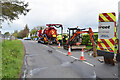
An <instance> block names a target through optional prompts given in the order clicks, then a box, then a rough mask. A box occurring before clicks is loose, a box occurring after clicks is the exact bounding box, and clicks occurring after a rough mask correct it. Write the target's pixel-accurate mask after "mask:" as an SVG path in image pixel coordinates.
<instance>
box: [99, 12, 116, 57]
mask: <svg viewBox="0 0 120 80" xmlns="http://www.w3.org/2000/svg"><path fill="white" fill-rule="evenodd" d="M98 29H99V30H98V45H97V54H98V56H106V57H110V58H113V57H114V50H115V40H116V15H115V13H101V14H99V27H98Z"/></svg>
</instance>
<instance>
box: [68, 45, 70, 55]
mask: <svg viewBox="0 0 120 80" xmlns="http://www.w3.org/2000/svg"><path fill="white" fill-rule="evenodd" d="M68 55H71V48H70V45H69V48H68Z"/></svg>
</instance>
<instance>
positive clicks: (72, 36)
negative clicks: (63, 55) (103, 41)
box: [64, 27, 97, 57]
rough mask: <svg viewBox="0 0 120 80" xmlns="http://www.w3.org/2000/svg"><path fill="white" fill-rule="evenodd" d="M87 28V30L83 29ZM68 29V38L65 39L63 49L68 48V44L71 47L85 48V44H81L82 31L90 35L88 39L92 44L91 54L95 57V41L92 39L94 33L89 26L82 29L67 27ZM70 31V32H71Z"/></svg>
mask: <svg viewBox="0 0 120 80" xmlns="http://www.w3.org/2000/svg"><path fill="white" fill-rule="evenodd" d="M86 29H88V31H85V30H86ZM68 30H69V39H68V40H67V42H66V44H65V45H64V49H68V46H69V45H70V46H71V50H72V49H82V48H85V47H86V46H85V45H81V42H82V34H83V33H88V34H89V36H90V40H91V42H92V45H93V56H94V57H96V56H97V53H96V43H95V39H94V34H93V31H92V29H91V28H84V29H79V28H78V27H77V28H68ZM71 31H72V32H71Z"/></svg>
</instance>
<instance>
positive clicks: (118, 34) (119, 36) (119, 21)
mask: <svg viewBox="0 0 120 80" xmlns="http://www.w3.org/2000/svg"><path fill="white" fill-rule="evenodd" d="M117 38H118V39H119V50H120V1H119V2H118V26H117ZM119 53H120V51H119Z"/></svg>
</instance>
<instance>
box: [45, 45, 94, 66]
mask: <svg viewBox="0 0 120 80" xmlns="http://www.w3.org/2000/svg"><path fill="white" fill-rule="evenodd" d="M44 46H45V47H48V46H46V45H44ZM56 51H57V52H59V53H62V54H64V55H67V54H66V53H64V52H61V51H59V50H57V49H56ZM70 57H71V58H73V59H77V60H79V59H78V58H76V57H74V56H70ZM82 62H83V63H85V64H88V65H90V66H92V67H94V66H95V65H93V64H91V63H89V62H86V61H82Z"/></svg>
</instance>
